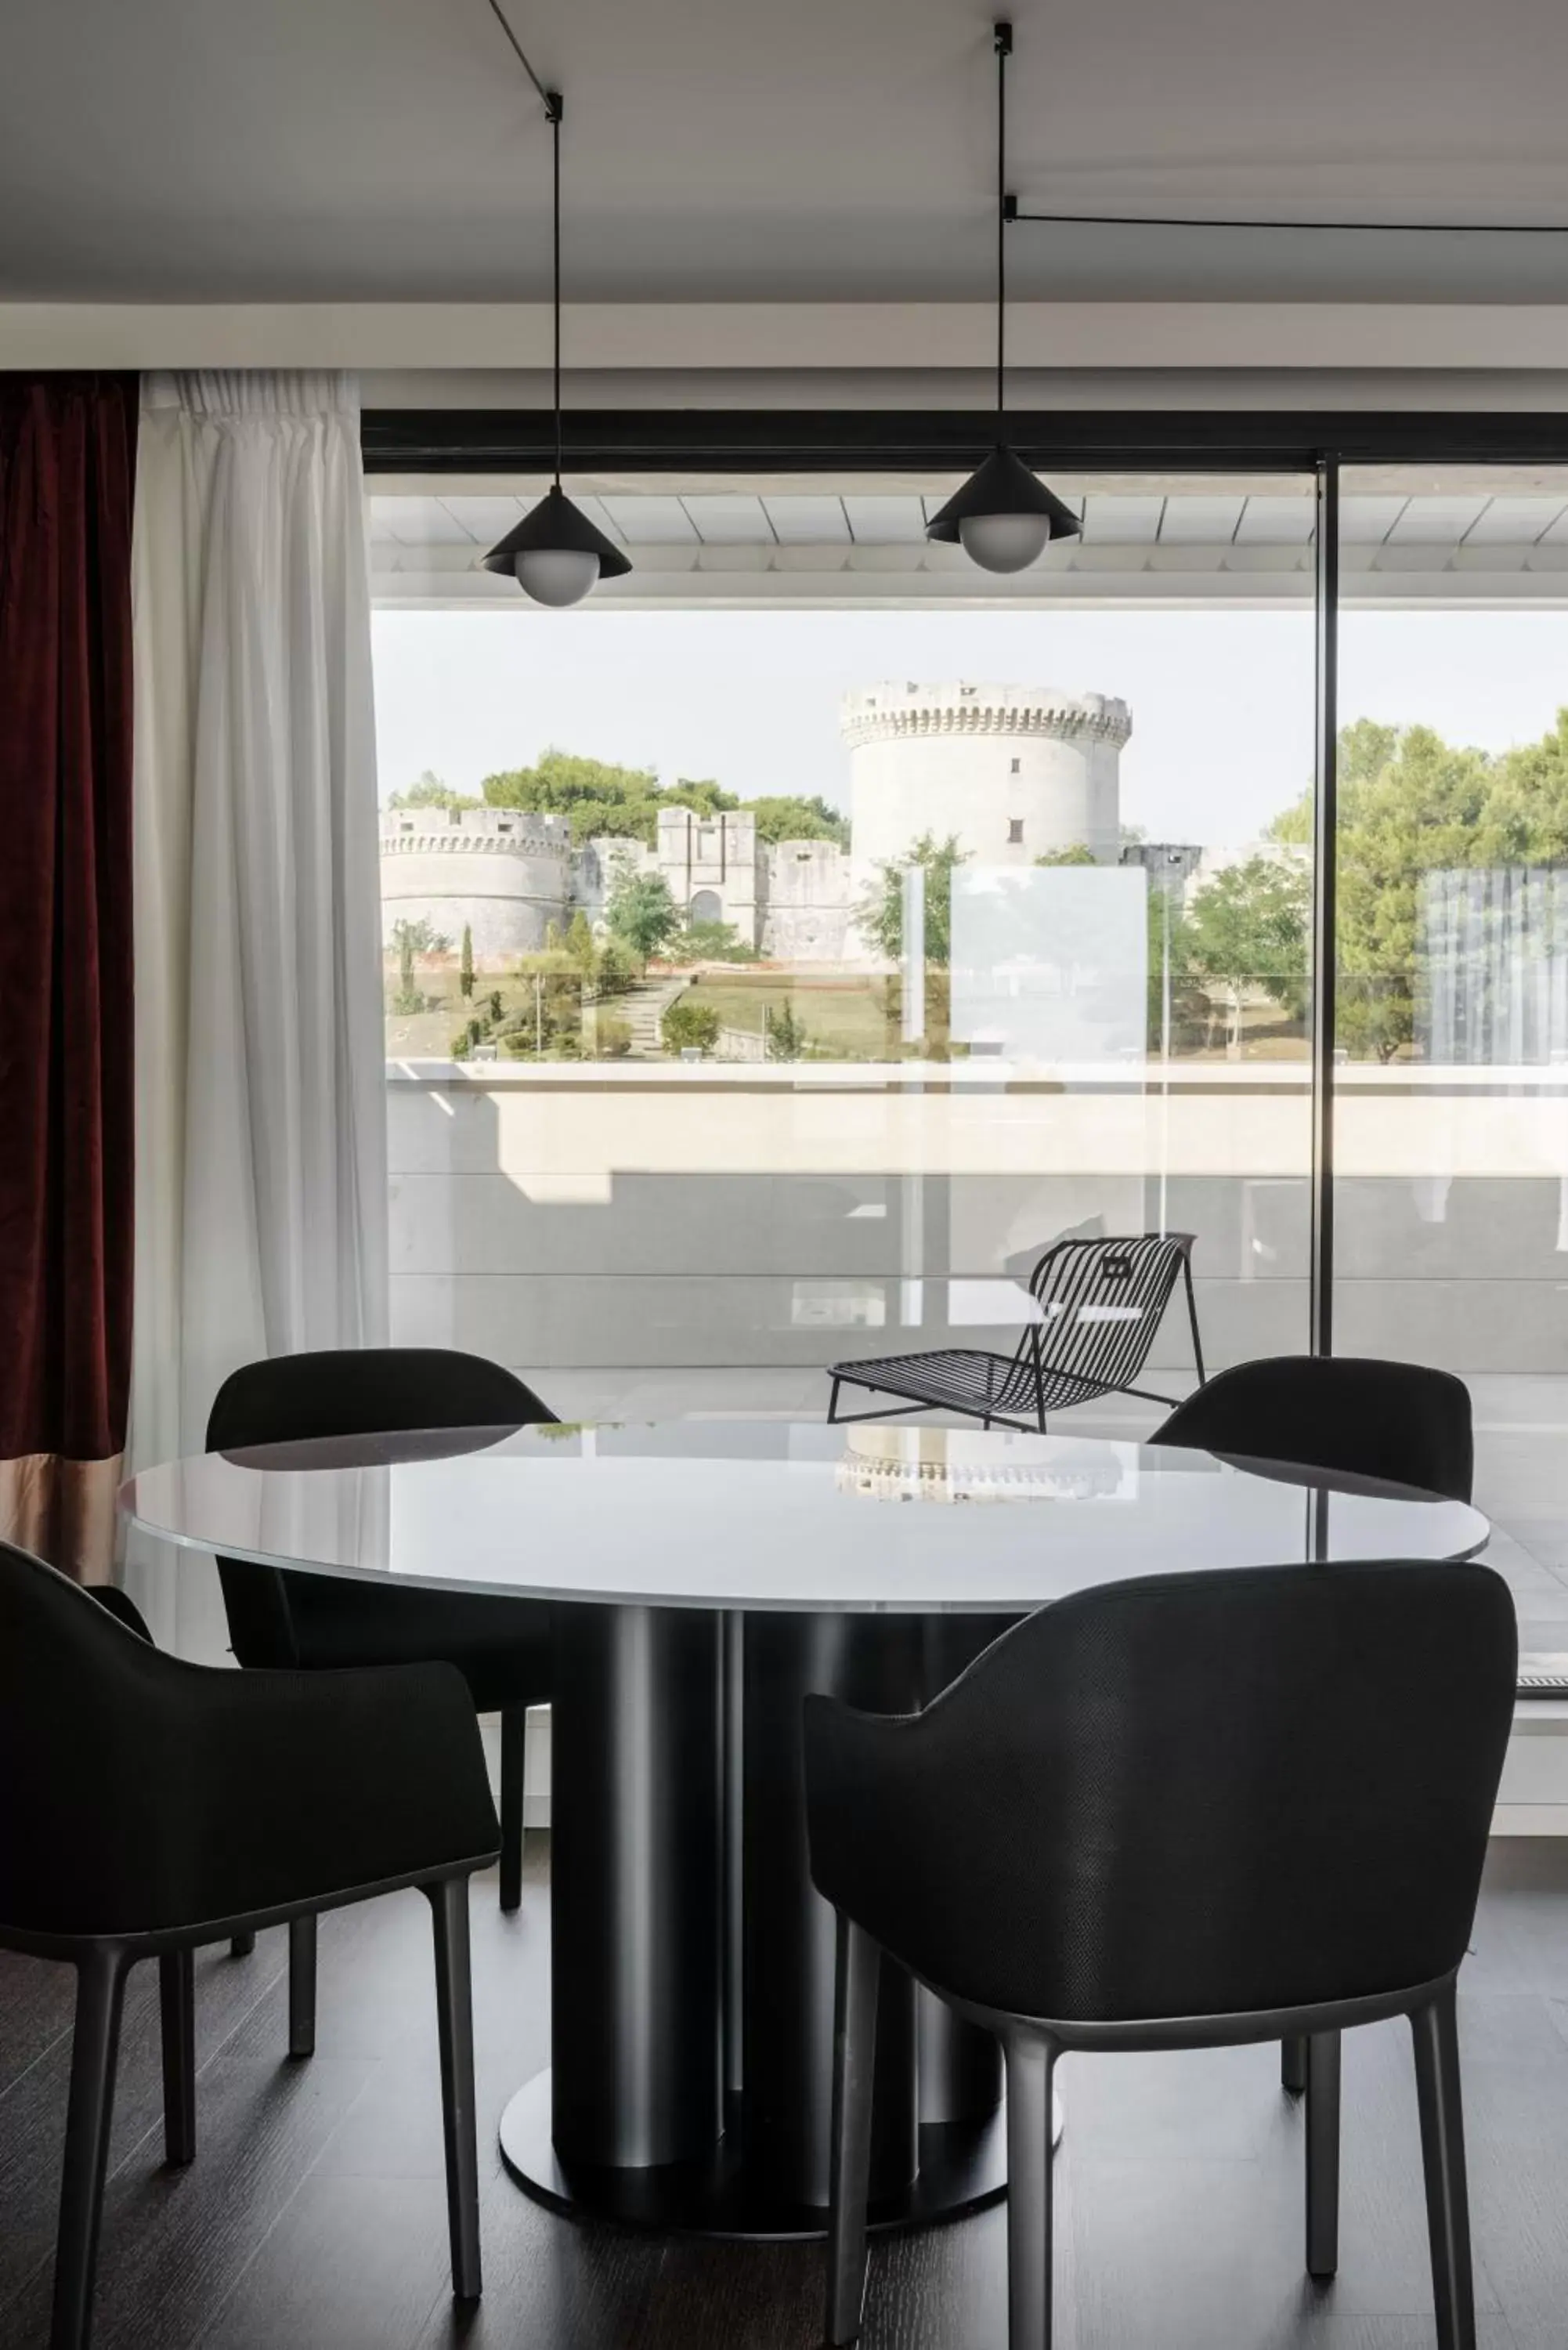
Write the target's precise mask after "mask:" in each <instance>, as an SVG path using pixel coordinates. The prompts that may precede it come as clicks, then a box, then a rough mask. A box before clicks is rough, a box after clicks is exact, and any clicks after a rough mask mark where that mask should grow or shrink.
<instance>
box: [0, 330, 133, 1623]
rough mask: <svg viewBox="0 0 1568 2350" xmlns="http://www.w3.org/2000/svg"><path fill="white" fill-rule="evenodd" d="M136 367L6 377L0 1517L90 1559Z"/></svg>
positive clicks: (120, 1002)
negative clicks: (131, 372) (117, 372)
mask: <svg viewBox="0 0 1568 2350" xmlns="http://www.w3.org/2000/svg"><path fill="white" fill-rule="evenodd" d="M136 411H137V391H136V382H135V379H134V378H133V377H123V376H107V375H96V376H95V375H71V376H67V375H57V376H5V375H0V1532H5V1533H9V1534H11V1536H12V1538H13V1539H16V1540H19V1541H22V1542H25V1543H26V1544H28V1545H29V1546H30V1547H32V1548H35V1549H38V1550H41V1551H42V1552H43V1553H44V1554H45V1555H46V1556H48V1557H51V1558H53V1559H55V1560H56V1562H57V1564H58V1565H61V1566H64V1567H66V1568H67V1569H68V1570H70V1571H71V1572H73V1573H76V1574H78V1575H85V1576H88V1577H89V1578H96V1577H99V1576H104V1575H108V1573H109V1550H110V1546H111V1544H112V1540H113V1490H114V1482H115V1478H116V1475H117V1473H118V1468H119V1454H120V1452H121V1451H122V1449H123V1447H124V1443H125V1416H126V1406H127V1400H128V1394H129V1388H130V1301H131V1216H132V1200H133V1177H134V1169H133V1159H132V1152H133V1097H132V1060H131V1051H132V1006H131V827H130V769H131V660H130V518H131V500H132V493H133V486H134V471H135V459H136Z"/></svg>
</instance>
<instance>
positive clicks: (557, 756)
mask: <svg viewBox="0 0 1568 2350" xmlns="http://www.w3.org/2000/svg"><path fill="white" fill-rule="evenodd" d="M483 789H484V798H485V804H486V806H490V807H517V808H532V809H534V810H535V811H537V812H538V813H540V814H542V815H547V816H566V817H567V818H568V819H569V821H570V823H571V827H572V838H573V839H574V840H575V841H577V842H579V843H580V842H582V841H585V840H591V839H594V838H596V837H610V838H616V839H622V840H640V841H642V842H643V843H644V844H645V846H647V847H649V848H651V847H653V845H654V842H655V840H656V839H657V837H658V832H659V809H660V807H676V806H680V807H688V808H691V810H692V811H693V812H694V813H695V814H696V815H698V816H715V815H717V814H718V813H719V812H720V811H721V810H722V809H726V808H733V807H736V806H739V802H738V801H737V800H736V798H735V796H734V795H733V793H732V792H725V791H721V790H720V788H719V786H718V785H717V784H714V783H707V782H701V781H697V780H693V779H692V778H691V777H687V776H682V777H680V778H679V779H678V781H677V782H676V783H675V784H674V785H672V786H671V788H670V790H669V791H668V792H666V791H664V790H663V789H662V788H661V786H660V785H659V777H658V775H656V774H655V773H654V770H653V769H652V768H651V767H622V766H617V765H615V764H613V763H612V762H609V761H607V760H604V759H589V758H584V757H583V756H581V755H580V754H578V753H576V752H574V751H563V750H560V749H558V748H556V746H555V745H554V744H552V745H551V747H550V748H549V749H548V750H545V751H542V752H541V753H540V754H539V757H538V759H537V760H536V761H535V764H534V765H533V766H531V767H509V768H506V769H504V770H503V771H502V772H501V773H500V774H498V775H486V777H485V778H484V785H483Z"/></svg>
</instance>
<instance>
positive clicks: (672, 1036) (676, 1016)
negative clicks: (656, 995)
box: [659, 995, 719, 1053]
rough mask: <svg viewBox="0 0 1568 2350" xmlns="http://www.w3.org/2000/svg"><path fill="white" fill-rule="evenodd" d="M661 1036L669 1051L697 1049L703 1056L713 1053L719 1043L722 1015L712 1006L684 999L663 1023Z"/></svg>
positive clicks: (680, 999) (673, 1005)
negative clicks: (720, 1016)
mask: <svg viewBox="0 0 1568 2350" xmlns="http://www.w3.org/2000/svg"><path fill="white" fill-rule="evenodd" d="M659 1033H660V1035H662V1036H663V1038H664V1043H665V1047H666V1049H667V1051H669V1052H671V1053H681V1052H689V1051H691V1049H692V1048H693V1047H695V1049H696V1050H697V1051H698V1052H701V1053H711V1051H712V1050H713V1047H714V1045H716V1044H717V1043H718V1041H719V1014H718V1012H717V1011H716V1009H715V1008H714V1006H713V1005H712V1004H711V1003H692V1001H691V997H690V996H687V995H682V996H680V998H679V999H678V1000H677V1001H676V1002H675V1003H672V1004H671V1005H670V1009H669V1010H668V1011H667V1012H666V1013H665V1014H664V1017H663V1018H662V1020H660V1022H659Z"/></svg>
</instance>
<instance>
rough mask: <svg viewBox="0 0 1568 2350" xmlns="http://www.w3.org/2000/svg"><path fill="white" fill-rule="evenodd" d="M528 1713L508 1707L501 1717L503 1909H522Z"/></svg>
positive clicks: (525, 1708)
mask: <svg viewBox="0 0 1568 2350" xmlns="http://www.w3.org/2000/svg"><path fill="white" fill-rule="evenodd" d="M527 1751H528V1709H527V1707H526V1706H525V1705H509V1706H505V1707H504V1708H503V1710H502V1714H501V1907H502V1908H503V1909H506V1910H512V1909H521V1908H522V1907H523V1837H524V1817H523V1814H524V1794H525V1791H526V1786H527V1769H526V1763H525V1759H524V1758H525V1756H526V1754H527Z"/></svg>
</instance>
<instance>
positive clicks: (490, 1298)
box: [373, 473, 1314, 1409]
mask: <svg viewBox="0 0 1568 2350" xmlns="http://www.w3.org/2000/svg"><path fill="white" fill-rule="evenodd" d="M1064 488H1065V489H1066V490H1067V492H1068V494H1069V495H1070V496H1071V497H1072V499H1073V502H1074V503H1075V505H1076V506H1077V507H1078V508H1079V510H1080V511H1081V513H1082V516H1083V523H1084V530H1083V536H1082V537H1081V539H1079V540H1076V541H1074V542H1070V543H1068V544H1067V545H1065V546H1063V547H1062V548H1060V549H1059V550H1054V551H1053V552H1052V554H1051V555H1049V556H1047V558H1046V559H1045V560H1044V562H1043V563H1042V564H1041V565H1040V566H1039V567H1037V568H1036V570H1035V571H1033V572H1032V573H1031V574H1029V575H1027V577H1025V578H1023V579H1022V580H1019V581H1013V582H1009V583H1005V585H1004V587H1002V588H1001V592H999V583H997V582H994V581H990V580H987V579H986V578H985V577H984V576H983V575H980V574H977V573H975V572H974V571H972V569H971V568H970V567H969V566H968V565H967V562H966V560H965V558H964V557H963V556H961V554H960V553H959V552H958V551H957V550H945V549H935V548H932V547H930V546H928V544H927V543H926V542H925V539H924V522H925V518H926V511H927V507H928V506H929V504H934V503H935V502H936V501H937V500H938V499H940V496H941V495H942V494H943V484H941V483H940V481H939V480H936V479H934V478H933V479H931V480H930V481H929V483H925V484H921V483H910V484H897V485H888V484H885V483H883V484H878V483H877V481H876V479H875V478H874V477H873V478H870V479H863V480H861V481H859V482H854V481H850V480H848V479H845V480H842V481H838V482H834V481H831V480H828V479H825V478H818V479H817V480H815V482H812V483H810V484H804V485H803V484H800V483H798V482H797V483H787V484H782V483H781V484H772V485H768V486H764V487H763V488H760V489H753V488H751V487H748V486H746V485H744V484H741V483H736V484H733V485H732V487H731V488H729V489H727V490H725V491H722V492H720V491H718V490H715V489H714V488H713V486H712V485H711V484H708V485H706V486H703V487H694V488H690V489H687V490H686V491H685V492H684V493H683V494H682V493H681V492H680V486H679V484H676V485H673V486H672V485H671V484H670V483H669V482H668V481H665V482H661V483H659V484H642V485H628V484H624V483H623V484H621V485H620V486H619V487H618V489H617V490H613V491H607V494H605V495H604V496H603V497H602V498H601V499H599V500H598V501H597V503H594V504H593V506H592V510H593V511H594V512H595V515H596V519H598V520H599V521H600V522H601V525H603V526H606V527H608V528H610V529H612V530H616V531H618V532H619V533H620V534H621V535H622V536H624V537H625V538H626V539H627V541H628V547H629V551H630V552H631V554H632V556H633V559H634V562H635V564H636V570H635V571H634V573H633V575H632V577H631V578H630V580H628V582H626V583H623V584H622V592H618V593H615V594H613V595H612V594H606V595H604V596H603V597H601V598H599V599H597V600H596V602H595V603H594V604H593V605H592V606H590V607H588V608H584V609H582V610H580V611H577V612H575V613H570V614H566V615H551V614H544V613H541V612H539V611H537V610H536V609H535V608H532V607H529V606H527V605H526V604H525V603H524V602H523V600H522V599H521V598H518V597H517V595H516V592H515V590H514V589H511V588H509V587H505V586H504V584H503V583H498V582H495V581H494V580H493V579H492V578H490V577H489V575H486V574H483V573H482V572H478V571H476V570H475V568H474V566H475V561H476V558H477V556H478V555H479V554H480V553H482V552H483V547H484V546H485V545H486V544H487V543H488V542H489V541H490V540H491V539H492V538H493V536H496V535H497V533H498V531H499V530H500V529H501V528H503V527H504V526H505V520H506V517H507V515H508V514H515V512H516V511H517V510H518V509H517V507H516V505H515V504H513V505H511V506H510V507H508V505H507V502H506V500H505V499H504V498H501V497H499V496H494V495H493V496H487V497H484V498H471V497H465V496H461V495H459V496H452V497H448V498H444V499H439V500H438V499H433V498H431V497H429V496H421V497H415V498H403V497H400V496H398V495H397V494H379V495H378V497H377V499H376V502H375V505H374V509H373V516H374V535H375V538H376V546H377V575H378V592H379V601H380V604H381V609H380V611H379V615H378V621H377V631H378V633H377V665H378V695H379V713H380V758H381V775H382V787H383V793H384V795H385V807H384V814H383V857H382V878H383V902H384V911H385V925H384V930H385V942H386V962H385V978H386V990H387V1007H388V1014H387V1017H388V1026H387V1037H388V1054H389V1078H390V1108H391V1138H392V1139H391V1149H392V1186H393V1232H394V1284H395V1288H394V1328H395V1330H396V1332H397V1334H398V1335H400V1336H405V1337H409V1338H415V1337H421V1338H426V1339H430V1340H432V1341H445V1342H446V1343H452V1344H458V1345H464V1346H471V1347H477V1348H479V1349H481V1350H482V1351H484V1352H486V1353H489V1354H492V1355H494V1356H496V1357H500V1358H501V1359H503V1360H505V1361H508V1362H512V1363H514V1364H515V1365H517V1366H518V1367H522V1368H524V1369H529V1370H539V1371H543V1370H544V1369H545V1368H551V1369H553V1370H555V1371H556V1373H557V1375H559V1376H561V1377H565V1376H566V1375H568V1374H572V1375H576V1374H581V1375H582V1376H581V1378H578V1379H576V1381H575V1383H574V1380H573V1379H572V1378H567V1384H566V1388H565V1389H564V1390H563V1391H564V1392H566V1393H568V1394H569V1395H571V1396H575V1397H580V1398H582V1399H585V1408H586V1407H587V1403H592V1404H594V1405H596V1406H600V1405H603V1404H604V1403H605V1402H606V1401H607V1400H613V1401H614V1402H615V1403H616V1404H617V1405H618V1406H620V1407H622V1408H627V1409H636V1408H637V1407H638V1405H639V1399H641V1400H643V1401H648V1402H656V1401H657V1400H658V1399H659V1385H658V1383H659V1380H660V1378H664V1377H665V1376H666V1375H672V1376H673V1377H674V1378H676V1379H677V1381H678V1382H679V1387H678V1390H677V1391H678V1392H679V1394H680V1395H681V1396H683V1397H687V1398H691V1397H697V1398H699V1399H702V1400H709V1401H713V1402H720V1403H728V1404H729V1405H730V1406H731V1407H732V1408H737V1409H745V1408H748V1406H754V1407H755V1408H759V1409H766V1408H768V1407H769V1406H770V1405H772V1406H777V1405H779V1404H781V1403H783V1404H794V1403H798V1404H801V1405H805V1406H809V1407H811V1408H813V1409H815V1407H816V1406H817V1405H818V1404H819V1403H820V1402H822V1401H823V1400H824V1399H825V1393H826V1390H825V1388H822V1385H821V1380H820V1371H821V1367H822V1366H823V1365H824V1364H826V1363H827V1362H829V1361H831V1360H833V1359H834V1358H835V1357H837V1356H841V1355H849V1354H855V1353H857V1352H858V1353H864V1352H869V1351H886V1350H888V1347H905V1346H909V1347H919V1346H928V1345H941V1344H945V1343H964V1342H978V1343H983V1344H992V1345H994V1344H1002V1343H1004V1342H1006V1341H1007V1340H1008V1338H1009V1337H1010V1336H1012V1335H1014V1334H1015V1333H1016V1330H1017V1327H1018V1324H1019V1315H1020V1309H1021V1305H1022V1297H1021V1293H1020V1291H1019V1288H1018V1285H1017V1284H1018V1283H1019V1281H1020V1279H1021V1278H1022V1277H1023V1276H1024V1275H1026V1274H1027V1272H1028V1270H1029V1268H1030V1267H1031V1266H1032V1264H1033V1263H1034V1261H1035V1259H1036V1258H1037V1257H1038V1255H1039V1254H1040V1253H1041V1251H1042V1250H1043V1249H1044V1247H1045V1246H1046V1245H1047V1244H1048V1243H1050V1242H1051V1241H1052V1240H1053V1239H1054V1238H1056V1237H1058V1236H1060V1235H1062V1234H1064V1233H1067V1232H1106V1233H1120V1232H1143V1231H1150V1230H1158V1229H1161V1228H1164V1229H1168V1230H1182V1231H1190V1232H1194V1233H1195V1234H1196V1236H1197V1248H1196V1252H1195V1259H1194V1262H1195V1267H1196V1271H1197V1274H1198V1285H1199V1310H1200V1314H1201V1316H1202V1324H1203V1331H1204V1337H1205V1342H1206V1345H1207V1347H1208V1350H1209V1353H1210V1358H1211V1360H1212V1361H1215V1362H1225V1361H1229V1360H1234V1359H1237V1358H1239V1357H1244V1356H1246V1355H1249V1354H1253V1353H1258V1352H1262V1351H1272V1350H1279V1349H1287V1348H1293V1347H1302V1346H1304V1345H1305V1343H1306V1338H1307V1286H1306V1276H1307V1262H1308V1231H1309V1218H1310V1187H1309V1181H1308V1175H1309V1159H1310V1105H1311V1078H1312V1069H1311V1059H1310V1050H1309V1043H1308V1006H1309V1001H1310V994H1311V986H1312V973H1311V969H1310V961H1311V957H1310V938H1311V904H1312V849H1311V824H1310V792H1311V784H1312V775H1313V755H1314V751H1313V743H1314V738H1313V713H1314V699H1313V695H1314V607H1313V587H1314V577H1313V547H1312V538H1313V526H1314V504H1313V495H1312V483H1311V480H1310V478H1309V477H1307V476H1304V475H1302V474H1272V475H1262V474H1253V475H1221V476H1210V477H1199V476H1196V475H1191V474H1171V473H1162V474H1160V475H1158V476H1156V475H1145V476H1143V477H1134V476H1123V477H1120V478H1116V479H1110V478H1104V477H1099V478H1078V479H1075V480H1074V481H1071V482H1068V483H1065V484H1064ZM498 589H499V590H500V592H499V594H498V593H497V590H498ZM1303 809H1305V810H1306V811H1307V814H1306V816H1305V817H1304V818H1303ZM1154 1367H1155V1369H1156V1371H1157V1373H1158V1375H1159V1377H1158V1383H1160V1384H1168V1386H1169V1388H1170V1390H1171V1392H1173V1393H1175V1392H1179V1390H1180V1389H1181V1388H1183V1387H1184V1386H1185V1385H1187V1384H1189V1381H1190V1378H1191V1356H1190V1347H1189V1337H1188V1334H1187V1331H1186V1327H1185V1323H1184V1321H1183V1319H1182V1318H1181V1317H1179V1315H1173V1316H1172V1319H1171V1323H1170V1326H1169V1328H1168V1330H1167V1331H1166V1332H1165V1333H1163V1334H1162V1337H1161V1340H1160V1343H1159V1346H1158V1348H1157V1352H1156V1355H1155V1357H1154ZM607 1374H613V1378H607V1377H605V1376H603V1375H607ZM704 1382H706V1385H704ZM610 1388H613V1389H614V1393H613V1397H612V1396H611V1395H610Z"/></svg>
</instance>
